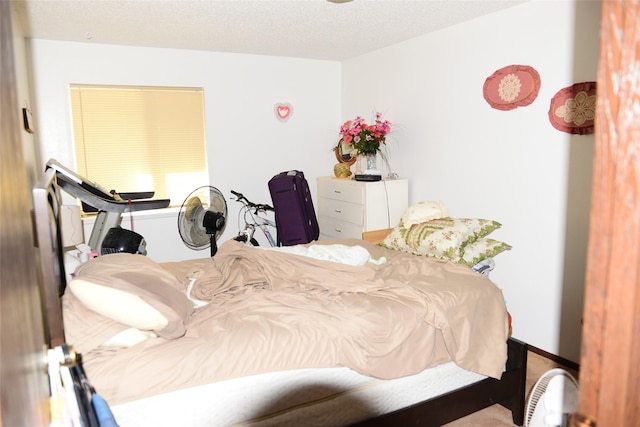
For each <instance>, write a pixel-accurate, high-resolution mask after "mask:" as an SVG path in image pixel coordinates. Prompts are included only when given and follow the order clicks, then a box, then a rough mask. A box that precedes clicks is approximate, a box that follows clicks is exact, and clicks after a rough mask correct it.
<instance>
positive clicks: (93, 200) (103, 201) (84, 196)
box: [54, 168, 171, 213]
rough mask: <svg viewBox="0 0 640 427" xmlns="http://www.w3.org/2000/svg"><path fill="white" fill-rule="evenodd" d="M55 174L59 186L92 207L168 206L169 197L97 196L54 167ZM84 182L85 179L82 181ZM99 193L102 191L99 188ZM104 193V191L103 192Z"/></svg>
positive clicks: (139, 208)
mask: <svg viewBox="0 0 640 427" xmlns="http://www.w3.org/2000/svg"><path fill="white" fill-rule="evenodd" d="M54 169H55V170H56V174H57V181H58V185H59V186H60V188H62V189H63V190H65V191H66V192H67V193H69V194H71V195H72V196H75V197H77V198H79V199H80V200H82V201H83V202H85V203H86V204H88V205H89V206H93V207H94V208H96V209H98V210H101V211H106V212H120V213H122V212H125V211H133V212H136V211H145V210H151V209H163V208H166V207H168V206H169V203H170V202H171V200H170V199H152V200H131V201H129V200H122V199H121V198H118V199H119V200H118V199H116V198H113V197H111V196H110V198H106V197H102V196H99V195H98V194H96V193H98V191H96V192H92V191H90V190H89V189H87V188H85V187H84V186H83V183H82V182H78V181H77V180H76V179H74V177H72V176H69V175H67V174H65V173H63V172H61V171H60V170H58V169H57V168H54ZM84 183H86V181H85V182H84ZM98 190H99V189H98ZM99 192H100V193H103V192H102V191H101V190H99ZM104 194H105V195H106V193H104Z"/></svg>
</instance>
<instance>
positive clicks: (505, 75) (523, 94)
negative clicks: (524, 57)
mask: <svg viewBox="0 0 640 427" xmlns="http://www.w3.org/2000/svg"><path fill="white" fill-rule="evenodd" d="M539 90H540V74H538V72H537V71H536V70H535V69H534V68H533V67H529V66H528V65H509V66H507V67H504V68H501V69H499V70H498V71H496V72H495V73H493V74H492V75H491V76H489V77H487V79H486V80H485V82H484V86H483V87H482V93H483V95H484V99H485V100H486V101H487V102H488V103H489V105H491V106H492V107H493V108H495V109H497V110H503V111H504V110H513V109H514V108H517V107H524V106H527V105H529V104H531V103H532V102H533V101H534V100H535V99H536V97H537V96H538V91H539Z"/></svg>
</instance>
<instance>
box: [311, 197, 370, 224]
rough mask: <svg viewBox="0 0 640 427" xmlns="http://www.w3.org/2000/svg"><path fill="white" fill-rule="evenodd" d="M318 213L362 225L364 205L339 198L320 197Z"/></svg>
mask: <svg viewBox="0 0 640 427" xmlns="http://www.w3.org/2000/svg"><path fill="white" fill-rule="evenodd" d="M318 215H319V216H321V217H323V216H326V217H329V218H333V219H337V220H340V221H346V222H350V223H352V224H357V225H360V226H363V225H364V207H363V206H362V205H356V204H354V203H347V202H343V201H341V200H335V199H327V198H326V197H322V198H320V199H319V200H318Z"/></svg>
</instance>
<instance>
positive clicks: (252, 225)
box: [231, 190, 278, 246]
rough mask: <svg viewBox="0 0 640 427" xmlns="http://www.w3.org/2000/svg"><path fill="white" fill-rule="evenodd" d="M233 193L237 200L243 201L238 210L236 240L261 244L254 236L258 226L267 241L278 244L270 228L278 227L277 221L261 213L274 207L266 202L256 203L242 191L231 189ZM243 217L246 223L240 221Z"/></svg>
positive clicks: (274, 244)
mask: <svg viewBox="0 0 640 427" xmlns="http://www.w3.org/2000/svg"><path fill="white" fill-rule="evenodd" d="M231 194H233V195H234V196H236V201H238V202H240V203H242V207H241V208H240V211H239V212H238V229H239V230H240V231H239V232H238V235H237V236H236V237H235V238H234V239H235V240H238V241H241V242H244V243H245V244H246V245H249V246H251V245H256V246H257V245H259V243H258V241H257V240H256V239H255V238H254V233H255V231H256V228H258V229H260V231H262V234H263V235H264V237H265V238H266V240H267V243H268V244H269V245H271V246H278V243H277V241H276V239H275V238H274V236H273V235H272V234H271V231H270V230H269V228H271V227H273V229H274V230H275V229H277V228H276V223H275V222H274V221H271V220H270V219H269V218H267V217H265V216H262V215H260V213H261V212H263V213H266V211H268V210H270V211H273V208H272V207H271V206H269V205H265V204H255V203H253V202H251V201H249V200H248V199H247V198H246V197H244V195H243V194H242V193H238V192H236V191H233V190H232V191H231ZM241 219H242V220H243V221H244V225H242V224H241V223H240V221H241Z"/></svg>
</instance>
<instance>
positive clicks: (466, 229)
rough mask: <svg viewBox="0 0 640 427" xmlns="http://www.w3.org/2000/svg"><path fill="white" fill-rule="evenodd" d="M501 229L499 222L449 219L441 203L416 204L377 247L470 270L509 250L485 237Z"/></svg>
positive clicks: (408, 209) (502, 243)
mask: <svg viewBox="0 0 640 427" xmlns="http://www.w3.org/2000/svg"><path fill="white" fill-rule="evenodd" d="M500 227H501V224H500V223H499V222H497V221H494V220H489V219H481V218H451V217H449V213H448V211H447V208H446V207H445V206H444V204H443V203H442V202H432V201H428V202H419V203H416V204H415V205H412V206H410V207H409V208H407V210H406V211H405V212H404V214H403V215H402V218H401V220H400V224H398V225H397V226H396V227H395V228H394V229H393V231H392V232H391V233H390V234H389V235H388V236H387V237H386V238H385V239H384V240H383V241H382V242H380V246H382V247H385V248H387V249H393V250H399V251H402V252H407V253H410V254H413V255H421V256H428V257H434V258H439V259H446V260H450V261H453V262H457V263H459V264H464V265H467V266H469V267H473V266H474V265H476V264H478V263H479V262H481V261H482V260H484V259H487V258H492V257H494V256H496V255H498V254H499V253H501V252H503V251H506V250H509V249H511V246H510V245H508V244H506V243H504V242H501V241H499V240H495V239H490V238H488V237H487V236H488V235H489V234H490V233H491V232H493V231H494V230H497V229H498V228H500Z"/></svg>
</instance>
